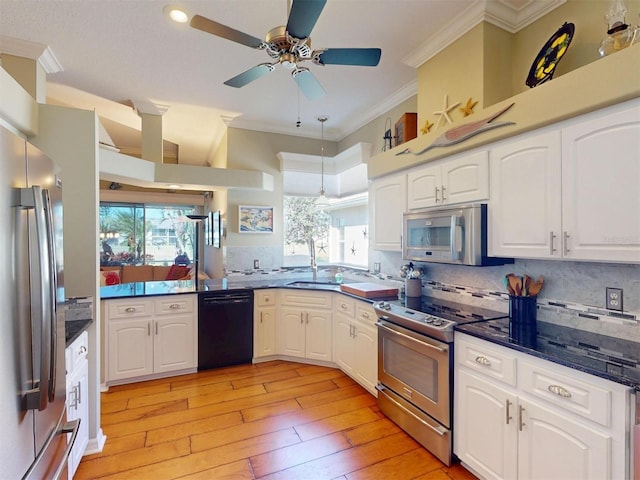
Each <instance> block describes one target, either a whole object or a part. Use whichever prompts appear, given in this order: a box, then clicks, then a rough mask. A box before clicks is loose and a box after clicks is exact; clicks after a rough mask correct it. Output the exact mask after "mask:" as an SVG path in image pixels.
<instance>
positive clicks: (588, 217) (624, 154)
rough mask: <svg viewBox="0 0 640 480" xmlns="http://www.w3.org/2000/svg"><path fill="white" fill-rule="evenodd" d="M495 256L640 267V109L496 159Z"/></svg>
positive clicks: (519, 146) (524, 141)
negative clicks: (622, 264) (600, 262)
mask: <svg viewBox="0 0 640 480" xmlns="http://www.w3.org/2000/svg"><path fill="white" fill-rule="evenodd" d="M490 167H491V188H490V198H491V200H490V208H489V244H488V253H489V255H493V256H509V257H524V258H566V259H571V260H591V261H606V262H634V263H640V188H639V186H640V102H639V101H638V100H637V99H636V100H633V101H630V102H626V103H624V104H621V105H617V106H614V107H610V108H607V109H605V110H602V111H599V112H594V113H591V114H588V115H585V116H583V117H580V118H578V119H575V120H571V121H569V122H567V123H566V124H565V125H561V126H558V127H557V128H555V129H550V128H547V129H544V130H542V131H539V132H534V133H529V134H524V135H522V136H519V137H517V138H515V139H512V140H508V141H505V142H502V143H500V144H498V145H496V146H495V147H494V148H492V149H491V152H490Z"/></svg>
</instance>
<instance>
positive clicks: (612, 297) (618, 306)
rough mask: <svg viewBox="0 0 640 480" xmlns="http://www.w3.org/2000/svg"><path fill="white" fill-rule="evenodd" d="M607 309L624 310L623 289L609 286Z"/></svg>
mask: <svg viewBox="0 0 640 480" xmlns="http://www.w3.org/2000/svg"><path fill="white" fill-rule="evenodd" d="M606 307H607V309H609V310H618V311H619V312H621V311H622V289H621V288H611V287H607V305H606Z"/></svg>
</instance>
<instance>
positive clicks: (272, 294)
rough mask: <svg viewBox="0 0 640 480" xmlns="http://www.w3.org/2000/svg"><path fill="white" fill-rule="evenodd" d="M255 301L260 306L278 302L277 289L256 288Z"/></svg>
mask: <svg viewBox="0 0 640 480" xmlns="http://www.w3.org/2000/svg"><path fill="white" fill-rule="evenodd" d="M254 294H255V303H256V305H257V306H259V307H266V306H269V305H275V304H276V291H275V290H256V291H255V292H254Z"/></svg>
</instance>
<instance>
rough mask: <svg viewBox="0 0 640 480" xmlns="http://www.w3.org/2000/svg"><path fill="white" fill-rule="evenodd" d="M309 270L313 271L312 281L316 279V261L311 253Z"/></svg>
mask: <svg viewBox="0 0 640 480" xmlns="http://www.w3.org/2000/svg"><path fill="white" fill-rule="evenodd" d="M311 272H312V273H313V281H314V282H315V281H316V280H317V279H318V264H317V263H316V258H315V255H311Z"/></svg>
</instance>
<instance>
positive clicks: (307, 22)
mask: <svg viewBox="0 0 640 480" xmlns="http://www.w3.org/2000/svg"><path fill="white" fill-rule="evenodd" d="M326 3H327V0H293V3H292V5H291V11H290V12H289V20H288V21H287V28H286V30H287V32H289V35H291V36H292V37H295V38H307V37H308V36H309V35H311V30H313V27H314V26H315V24H316V22H317V21H318V17H319V16H320V13H322V9H323V8H324V6H325V4H326Z"/></svg>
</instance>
